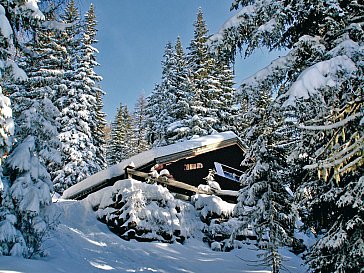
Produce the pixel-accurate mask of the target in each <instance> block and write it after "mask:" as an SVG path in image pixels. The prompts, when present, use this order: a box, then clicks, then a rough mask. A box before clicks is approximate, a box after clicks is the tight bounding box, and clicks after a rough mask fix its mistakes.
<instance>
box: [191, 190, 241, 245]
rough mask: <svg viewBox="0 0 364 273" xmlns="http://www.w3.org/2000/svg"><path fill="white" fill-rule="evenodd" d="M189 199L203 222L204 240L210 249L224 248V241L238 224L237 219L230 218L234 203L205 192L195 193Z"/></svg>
mask: <svg viewBox="0 0 364 273" xmlns="http://www.w3.org/2000/svg"><path fill="white" fill-rule="evenodd" d="M191 201H192V204H193V205H194V206H195V208H196V210H197V213H198V215H199V216H200V219H201V221H202V222H203V223H204V227H203V229H202V231H203V233H204V241H206V242H208V243H209V244H210V246H211V249H213V250H217V251H221V250H222V249H224V241H226V240H228V238H230V235H231V233H232V232H233V230H234V228H236V227H237V226H239V225H238V222H239V221H238V220H237V219H236V218H231V217H232V214H233V210H234V207H235V204H231V203H228V202H225V201H224V200H222V199H221V198H220V197H218V196H215V195H205V194H196V195H194V196H192V200H191Z"/></svg>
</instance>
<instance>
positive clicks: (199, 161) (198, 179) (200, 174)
mask: <svg viewBox="0 0 364 273" xmlns="http://www.w3.org/2000/svg"><path fill="white" fill-rule="evenodd" d="M243 155H244V152H243V150H242V149H241V148H240V147H239V146H238V145H231V146H228V147H223V148H220V149H216V150H212V151H209V152H207V153H203V154H199V155H197V156H195V157H189V158H184V159H180V160H177V161H173V162H164V163H161V164H162V167H163V169H167V170H168V171H169V173H170V174H171V176H172V177H173V179H175V180H178V181H182V182H185V183H187V184H190V185H192V186H195V187H198V186H199V185H200V184H206V181H205V179H204V178H205V177H206V176H207V175H208V174H209V170H211V169H212V170H213V169H215V165H214V163H215V162H219V163H221V164H224V165H227V166H230V167H232V168H235V169H238V170H241V171H243V170H242V169H241V167H240V163H241V161H242V159H243ZM154 163H156V162H154ZM194 164H195V165H196V166H197V165H198V166H199V168H196V169H190V170H186V166H193V165H194ZM201 165H202V167H201ZM151 166H152V164H148V166H144V167H142V168H139V170H140V171H142V172H149V171H150V169H151ZM215 180H216V181H217V182H218V183H219V184H220V187H221V189H222V190H236V191H237V190H239V189H240V183H239V182H237V181H233V180H231V179H227V178H225V177H222V176H219V175H217V174H216V175H215ZM175 190H176V191H177V192H180V191H179V190H177V189H175Z"/></svg>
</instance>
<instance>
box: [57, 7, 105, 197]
mask: <svg viewBox="0 0 364 273" xmlns="http://www.w3.org/2000/svg"><path fill="white" fill-rule="evenodd" d="M63 23H65V24H68V25H69V26H70V27H69V28H66V30H65V31H64V33H63V35H64V38H65V46H66V49H67V54H68V56H69V61H68V62H67V63H66V68H65V77H64V81H63V83H64V85H65V86H66V88H65V91H66V92H63V93H60V94H58V97H57V101H56V105H57V106H58V108H59V109H60V110H61V112H60V118H59V123H60V128H59V136H58V137H59V140H60V141H61V142H62V165H61V167H60V169H58V170H56V171H54V172H53V173H52V176H53V177H54V184H55V190H56V191H57V192H60V193H62V192H63V191H64V190H65V189H67V188H68V187H70V186H72V185H74V184H76V183H78V182H80V181H82V180H83V179H85V178H86V177H87V176H90V175H92V174H93V173H95V172H97V171H98V170H100V166H99V165H98V164H97V162H96V158H95V155H96V147H95V145H94V143H93V139H92V129H93V128H94V126H95V123H94V122H93V121H94V120H93V121H92V122H91V120H90V117H93V118H94V112H95V110H96V106H95V105H96V98H95V95H96V94H94V93H93V92H94V91H95V89H93V87H94V85H93V84H94V81H93V80H94V78H93V77H94V75H93V74H92V71H93V65H94V64H93V57H92V54H93V52H94V51H93V50H90V48H89V47H91V45H90V44H89V43H90V40H89V39H88V37H87V36H88V35H87V34H86V30H85V33H84V35H83V36H82V35H81V33H80V31H81V29H80V20H79V12H78V10H77V8H76V6H75V3H74V1H70V3H69V4H68V5H67V8H66V11H65V14H64V15H63ZM86 25H87V24H86ZM90 35H91V36H92V34H90ZM91 41H92V40H91ZM95 77H97V76H95Z"/></svg>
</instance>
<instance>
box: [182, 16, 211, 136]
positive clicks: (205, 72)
mask: <svg viewBox="0 0 364 273" xmlns="http://www.w3.org/2000/svg"><path fill="white" fill-rule="evenodd" d="M194 28H195V29H194V36H193V39H192V41H191V43H190V46H189V48H188V49H189V52H188V54H187V63H188V69H189V70H190V72H191V80H192V83H193V86H192V92H193V95H192V96H191V101H190V116H191V120H190V124H189V127H190V129H191V131H190V133H189V135H190V136H192V135H208V134H211V133H212V132H213V127H214V125H215V124H216V123H217V122H218V119H217V113H218V108H217V105H216V104H215V102H216V101H217V99H218V98H217V95H218V94H217V93H215V91H216V89H215V88H214V84H215V83H216V78H215V77H214V74H213V71H214V66H215V65H216V61H215V59H214V58H212V55H211V54H210V53H209V49H208V46H207V32H208V31H207V28H206V23H205V21H204V19H203V12H202V10H201V9H199V10H198V13H197V20H196V22H195V23H194Z"/></svg>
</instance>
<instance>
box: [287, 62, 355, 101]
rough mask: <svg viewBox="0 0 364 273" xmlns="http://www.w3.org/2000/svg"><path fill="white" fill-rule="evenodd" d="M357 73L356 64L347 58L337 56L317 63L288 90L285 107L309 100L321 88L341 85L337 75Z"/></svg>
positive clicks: (305, 71) (304, 72)
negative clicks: (299, 100)
mask: <svg viewBox="0 0 364 273" xmlns="http://www.w3.org/2000/svg"><path fill="white" fill-rule="evenodd" d="M356 71H357V67H356V65H355V63H354V62H353V61H352V60H351V59H350V58H349V57H347V56H337V57H334V58H332V59H330V60H326V61H322V62H319V63H316V64H315V65H313V66H311V67H309V68H307V69H305V70H304V71H303V72H302V73H301V75H300V76H299V77H298V78H297V80H296V82H294V83H293V84H292V86H291V88H290V89H289V90H288V93H287V94H286V95H288V99H287V100H286V101H285V102H284V103H283V107H287V106H295V103H296V100H297V99H301V98H303V99H308V98H309V97H310V96H312V95H315V94H317V93H318V92H319V90H320V89H321V88H324V87H334V86H336V85H337V84H339V79H338V78H337V74H338V73H339V72H346V73H347V74H353V73H355V72H356Z"/></svg>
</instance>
